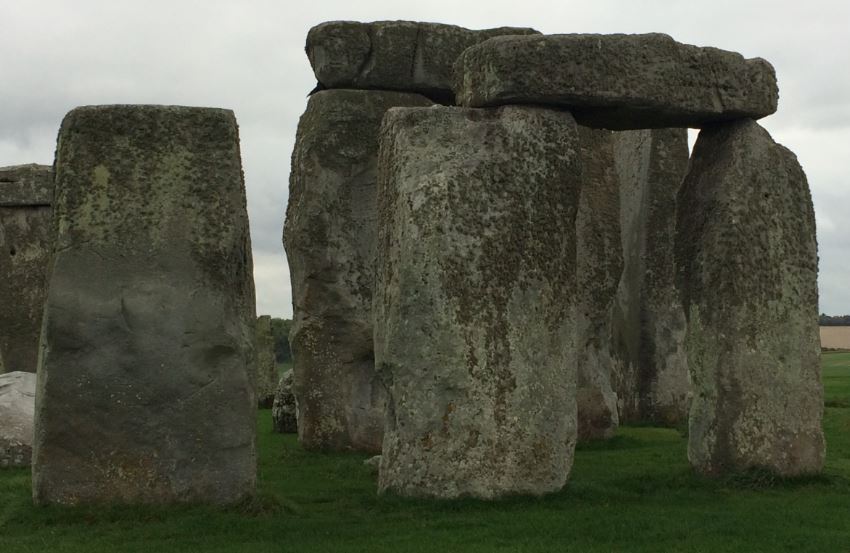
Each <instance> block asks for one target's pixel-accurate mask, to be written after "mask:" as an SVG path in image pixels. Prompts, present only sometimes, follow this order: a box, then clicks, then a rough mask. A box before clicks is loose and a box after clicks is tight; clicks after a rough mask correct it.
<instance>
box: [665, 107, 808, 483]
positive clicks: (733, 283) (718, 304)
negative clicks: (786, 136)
mask: <svg viewBox="0 0 850 553" xmlns="http://www.w3.org/2000/svg"><path fill="white" fill-rule="evenodd" d="M676 258H677V261H678V264H679V265H678V266H679V271H680V273H679V279H680V283H681V291H682V298H683V305H684V307H685V310H686V311H685V312H686V313H687V315H688V333H687V342H686V343H687V352H688V362H689V366H690V370H691V374H692V376H693V382H694V399H693V406H692V407H691V416H690V432H689V436H688V459H689V460H690V462H691V465H693V466H694V467H695V468H696V470H698V471H699V472H702V473H706V474H712V475H715V474H723V473H727V472H731V471H738V470H746V469H749V468H753V467H759V468H765V469H768V470H771V471H773V472H775V473H778V474H780V475H783V476H793V475H799V474H809V473H816V472H818V471H820V470H821V469H822V467H823V461H824V437H823V432H822V430H821V418H822V415H823V387H822V385H821V378H820V344H819V337H818V289H817V272H818V256H817V241H816V238H815V216H814V208H813V207H812V199H811V195H810V192H809V186H808V182H807V181H806V176H805V174H804V173H803V170H802V168H801V167H800V164H799V163H798V162H797V158H796V156H794V154H793V153H791V152H790V151H789V150H788V149H786V148H784V147H783V146H780V145H778V144H776V143H775V142H774V141H773V139H772V138H771V137H770V135H769V134H768V133H767V131H765V130H764V129H763V128H761V127H760V126H759V125H758V124H757V123H755V122H754V121H751V120H743V121H738V122H735V123H729V124H723V125H717V126H716V127H711V128H707V129H704V130H703V131H702V132H701V133H700V135H699V139H698V140H697V143H696V146H695V147H694V151H693V156H692V159H691V166H690V169H689V172H688V176H687V178H686V179H685V182H684V184H683V186H682V190H681V193H680V195H679V219H678V236H677V242H676Z"/></svg>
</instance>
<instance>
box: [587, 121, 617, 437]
mask: <svg viewBox="0 0 850 553" xmlns="http://www.w3.org/2000/svg"><path fill="white" fill-rule="evenodd" d="M579 140H580V145H581V150H580V151H581V162H582V185H581V198H580V201H579V204H578V213H577V215H576V241H577V242H576V244H577V254H576V275H577V282H578V285H577V290H578V297H577V301H578V305H577V309H576V351H577V355H578V383H577V389H576V403H577V405H578V439H579V440H592V439H604V438H610V437H611V436H613V434H614V431H615V430H616V429H617V426H618V425H619V417H618V412H617V394H616V393H615V392H614V389H613V387H612V380H611V378H612V372H613V367H614V358H615V355H614V352H613V351H612V348H611V314H612V313H611V312H612V309H613V305H614V301H615V298H616V294H617V286H618V284H619V282H620V275H621V273H622V271H623V246H622V243H621V241H620V181H619V178H618V175H617V171H616V167H615V164H614V133H612V132H611V131H606V130H595V129H589V128H587V127H579Z"/></svg>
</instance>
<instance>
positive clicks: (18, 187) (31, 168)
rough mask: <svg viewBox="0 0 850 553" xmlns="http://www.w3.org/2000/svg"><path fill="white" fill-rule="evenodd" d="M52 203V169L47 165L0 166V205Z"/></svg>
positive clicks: (42, 204) (43, 204) (45, 204)
mask: <svg viewBox="0 0 850 553" xmlns="http://www.w3.org/2000/svg"><path fill="white" fill-rule="evenodd" d="M52 203H53V171H52V168H51V167H50V166H49V165H37V164H35V163H30V164H27V165H12V166H10V167H0V207H15V206H49V205H51V204H52Z"/></svg>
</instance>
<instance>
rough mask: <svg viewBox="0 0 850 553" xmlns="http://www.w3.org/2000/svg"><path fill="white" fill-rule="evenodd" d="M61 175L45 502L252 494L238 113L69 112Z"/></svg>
mask: <svg viewBox="0 0 850 553" xmlns="http://www.w3.org/2000/svg"><path fill="white" fill-rule="evenodd" d="M55 167H56V203H55V217H56V222H57V223H56V224H57V229H58V235H57V244H56V255H55V257H54V259H53V270H52V275H51V280H50V290H49V294H48V299H47V305H46V309H45V321H44V333H43V337H42V340H43V353H42V358H41V361H40V365H39V370H38V394H37V400H36V416H35V439H34V448H33V496H34V500H35V502H36V503H37V504H84V503H116V502H118V503H133V504H135V503H157V504H161V503H178V502H190V503H195V502H202V503H213V504H221V503H230V502H234V501H238V500H241V499H242V498H244V497H246V496H249V495H251V494H252V493H253V490H254V485H255V481H256V453H255V441H256V438H255V434H256V428H255V426H256V397H255V390H254V386H255V378H256V374H255V371H256V366H255V364H256V358H255V353H254V325H255V321H256V314H255V308H254V284H253V278H252V261H251V242H250V236H249V231H248V217H247V212H246V206H245V186H244V183H243V179H242V167H241V161H240V154H239V135H238V131H237V126H236V119H235V118H234V116H233V113H232V112H231V111H227V110H220V109H204V108H188V107H175V106H97V107H84V108H77V109H75V110H73V111H71V112H70V113H69V114H68V115H67V116H66V117H65V120H64V121H63V122H62V127H61V129H60V131H59V139H58V144H57V149H56V165H55Z"/></svg>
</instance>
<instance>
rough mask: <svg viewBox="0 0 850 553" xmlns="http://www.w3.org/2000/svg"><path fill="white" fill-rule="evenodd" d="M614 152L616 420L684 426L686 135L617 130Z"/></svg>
mask: <svg viewBox="0 0 850 553" xmlns="http://www.w3.org/2000/svg"><path fill="white" fill-rule="evenodd" d="M614 152H615V167H616V168H617V174H618V175H619V179H620V204H621V218H620V222H621V227H622V242H623V254H624V268H623V273H622V278H621V280H620V285H619V289H618V291H617V302H616V304H615V308H614V320H613V330H614V343H615V351H617V354H618V355H617V358H618V362H617V363H616V364H615V370H614V389H615V391H616V392H617V396H618V402H619V410H620V422H652V423H655V424H660V425H664V426H681V425H684V423H685V421H686V420H687V417H688V402H689V397H690V382H689V379H688V364H687V356H686V355H685V346H684V341H685V326H686V325H685V315H684V312H683V310H682V306H681V303H680V300H679V293H678V291H677V289H676V269H675V254H674V247H675V234H676V196H677V194H678V193H679V189H680V187H681V184H682V179H683V178H684V176H685V173H686V172H687V169H688V135H687V131H686V130H685V129H654V130H642V131H625V132H617V133H614Z"/></svg>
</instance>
